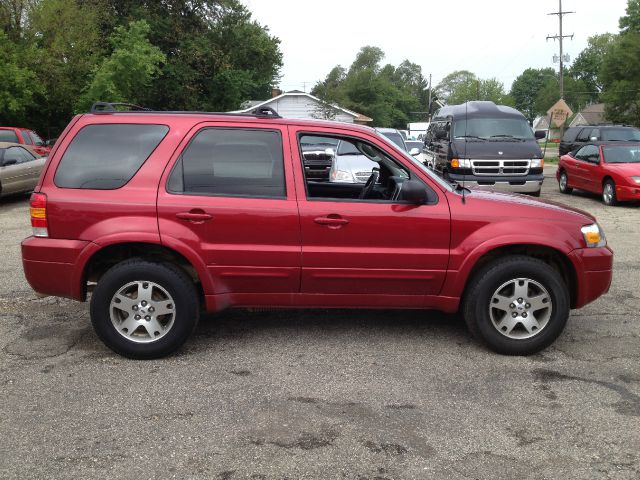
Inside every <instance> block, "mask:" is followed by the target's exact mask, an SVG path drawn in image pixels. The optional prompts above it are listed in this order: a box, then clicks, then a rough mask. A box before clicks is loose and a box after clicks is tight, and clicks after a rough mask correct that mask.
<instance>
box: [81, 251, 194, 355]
mask: <svg viewBox="0 0 640 480" xmlns="http://www.w3.org/2000/svg"><path fill="white" fill-rule="evenodd" d="M90 310H91V323H92V324H93V328H94V329H95V331H96V333H97V335H98V337H100V339H101V340H102V341H103V342H104V343H105V344H106V345H107V346H108V347H109V348H110V349H111V350H113V351H114V352H116V353H119V354H120V355H123V356H125V357H129V358H136V359H151V358H159V357H164V356H166V355H168V354H170V353H171V352H173V351H175V350H176V349H178V348H179V347H180V346H182V344H183V343H184V342H185V341H186V340H187V338H188V337H189V335H191V333H192V332H193V330H194V328H195V326H196V324H197V323H198V317H199V302H198V295H197V293H196V289H195V286H194V284H193V282H192V281H191V279H190V278H189V277H188V276H187V274H186V273H184V272H183V271H182V270H180V269H179V268H178V267H176V266H174V265H171V264H167V263H155V262H149V261H146V260H141V259H132V260H127V261H124V262H122V263H119V264H117V265H115V266H114V267H112V268H111V269H110V270H108V271H107V273H105V274H104V275H103V276H102V278H101V279H100V280H99V282H98V285H97V286H96V288H95V290H94V292H93V295H92V297H91V309H90Z"/></svg>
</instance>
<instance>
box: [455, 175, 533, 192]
mask: <svg viewBox="0 0 640 480" xmlns="http://www.w3.org/2000/svg"><path fill="white" fill-rule="evenodd" d="M449 179H450V180H454V181H456V182H457V183H459V184H461V185H464V186H465V187H469V188H480V189H487V190H499V191H503V192H515V193H536V192H539V191H540V190H541V189H542V182H543V181H544V174H542V173H541V174H536V175H526V176H486V177H485V176H482V177H480V176H477V175H459V174H455V173H449Z"/></svg>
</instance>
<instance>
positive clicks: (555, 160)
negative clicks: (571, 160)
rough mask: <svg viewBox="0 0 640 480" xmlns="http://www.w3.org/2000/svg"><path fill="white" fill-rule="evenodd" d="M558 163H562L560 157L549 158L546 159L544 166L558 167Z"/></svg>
mask: <svg viewBox="0 0 640 480" xmlns="http://www.w3.org/2000/svg"><path fill="white" fill-rule="evenodd" d="M558 161H560V158H558V157H547V158H545V159H544V164H545V165H557V164H558Z"/></svg>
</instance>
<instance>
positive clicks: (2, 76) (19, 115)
mask: <svg viewBox="0 0 640 480" xmlns="http://www.w3.org/2000/svg"><path fill="white" fill-rule="evenodd" d="M19 57H20V55H19V48H18V46H17V45H15V44H14V43H13V42H11V41H10V40H9V38H8V37H7V35H6V34H5V33H4V32H2V31H0V66H1V68H0V125H2V124H5V125H6V124H9V125H11V124H17V123H20V124H22V121H23V120H24V119H25V117H26V115H25V113H26V111H27V110H28V107H30V106H31V105H33V104H34V94H35V93H37V89H38V88H39V87H38V85H37V84H36V83H35V80H36V78H35V74H34V73H33V72H32V71H31V70H29V69H28V68H24V67H22V66H20V64H19V61H18V60H19Z"/></svg>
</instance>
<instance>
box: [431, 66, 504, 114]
mask: <svg viewBox="0 0 640 480" xmlns="http://www.w3.org/2000/svg"><path fill="white" fill-rule="evenodd" d="M435 92H436V95H437V97H438V98H439V99H440V100H441V101H444V102H445V103H447V104H449V105H458V104H461V103H464V102H468V101H471V100H489V101H492V102H495V103H496V104H501V105H503V104H507V105H510V104H512V103H513V100H512V99H511V98H510V97H509V96H508V95H507V94H506V93H505V91H504V85H503V84H502V83H501V82H499V81H498V80H497V79H495V78H489V79H485V80H483V79H480V78H478V77H477V76H476V75H475V74H474V73H472V72H469V71H468V70H458V71H455V72H453V73H450V74H449V75H447V76H446V77H444V78H443V79H442V81H441V82H440V83H439V84H438V85H437V86H436V88H435Z"/></svg>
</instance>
